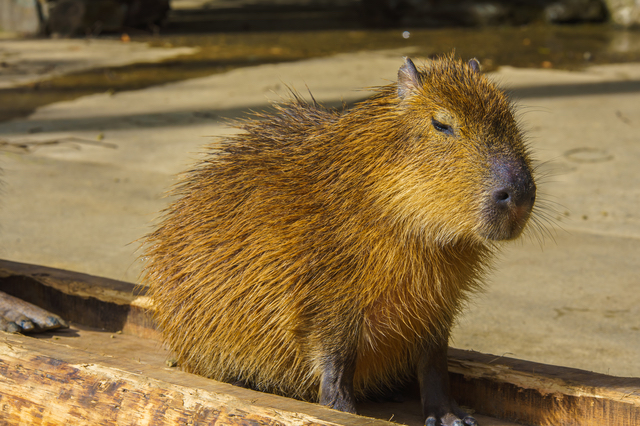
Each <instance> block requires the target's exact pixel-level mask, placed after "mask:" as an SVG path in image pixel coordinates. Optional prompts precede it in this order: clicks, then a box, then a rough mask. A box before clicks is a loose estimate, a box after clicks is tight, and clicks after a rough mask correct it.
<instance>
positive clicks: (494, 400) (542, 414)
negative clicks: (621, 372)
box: [449, 349, 640, 426]
mask: <svg viewBox="0 0 640 426" xmlns="http://www.w3.org/2000/svg"><path fill="white" fill-rule="evenodd" d="M449 372H450V373H451V376H452V386H453V393H454V396H455V397H456V399H457V400H458V402H459V403H460V404H463V405H469V406H472V407H474V408H475V409H476V410H477V411H478V412H481V413H483V414H487V415H490V416H495V417H498V418H501V419H506V420H510V421H516V422H519V423H523V424H530V425H545V426H546V425H553V426H555V425H567V426H571V425H576V426H592V425H593V426H596V425H598V426H601V425H621V426H623V425H627V426H635V425H640V378H637V377H631V378H629V377H614V376H607V375H604V374H598V373H593V372H589V371H584V370H578V369H573V368H567V367H558V366H553V365H546V364H540V363H535V362H529V361H522V360H518V359H513V358H506V357H497V356H494V355H487V354H481V353H478V352H472V351H463V350H459V349H450V351H449Z"/></svg>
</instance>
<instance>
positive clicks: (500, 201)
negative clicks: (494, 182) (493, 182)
mask: <svg viewBox="0 0 640 426" xmlns="http://www.w3.org/2000/svg"><path fill="white" fill-rule="evenodd" d="M491 198H492V199H493V202H494V203H496V205H498V206H504V207H507V206H508V204H509V202H510V201H511V199H512V197H511V192H510V191H509V190H508V189H506V188H500V189H496V190H495V191H493V194H492V195H491Z"/></svg>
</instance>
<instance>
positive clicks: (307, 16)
mask: <svg viewBox="0 0 640 426" xmlns="http://www.w3.org/2000/svg"><path fill="white" fill-rule="evenodd" d="M205 6H206V5H205ZM265 10H266V9H264V6H263V7H262V9H260V8H259V7H253V8H251V7H248V8H247V7H245V8H237V7H236V8H226V9H225V8H220V7H218V8H216V9H210V8H209V9H207V8H206V7H204V8H203V7H202V5H201V6H200V9H198V10H196V9H179V10H175V11H173V12H172V14H171V16H170V18H169V21H168V23H167V25H166V27H165V28H164V29H163V30H162V31H160V32H159V33H158V34H156V35H151V34H150V33H149V32H143V31H133V32H130V33H129V34H128V35H127V37H129V38H130V39H131V40H134V41H142V42H148V43H149V44H150V45H152V46H167V47H168V46H197V47H199V48H200V49H199V51H198V52H197V53H195V54H193V55H187V56H181V57H178V58H174V59H171V60H167V61H164V62H160V63H153V64H149V63H144V64H133V65H129V66H124V67H115V68H100V69H94V70H91V71H86V72H80V73H76V74H70V75H65V76H61V77H55V78H52V79H50V80H47V81H44V82H40V83H36V84H30V85H25V86H23V87H17V88H12V89H4V90H0V121H4V120H8V119H12V118H17V117H23V116H27V115H29V114H30V113H32V112H33V111H34V110H35V109H36V108H38V107H39V106H43V105H47V104H49V103H52V102H57V101H63V100H70V99H75V98H78V97H81V96H85V95H89V94H92V93H102V92H117V91H124V90H136V89H142V88H145V87H150V86H153V85H158V84H163V83H168V82H173V81H178V80H185V79H189V78H195V77H201V76H206V75H210V74H215V73H220V72H225V71H228V70H230V69H233V68H238V67H245V66H253V65H258V64H264V63H275V62H283V61H297V60H302V59H308V58H314V57H321V56H328V55H333V54H337V53H348V52H356V51H362V50H381V49H398V55H409V56H413V57H433V56H436V55H440V54H443V53H449V52H453V51H455V53H456V55H458V56H460V57H462V58H471V57H476V58H478V59H479V60H480V62H481V64H482V66H483V70H484V71H491V70H495V69H497V68H498V67H500V66H502V65H510V66H515V67H532V68H557V69H571V70H575V69H580V68H583V67H585V66H589V65H591V64H607V63H619V62H634V61H640V32H639V31H635V32H634V31H623V30H618V29H615V28H612V27H611V26H609V25H605V24H599V25H595V24H594V25H564V26H550V25H543V24H536V25H527V26H518V27H516V26H504V27H483V28H459V27H458V28H411V27H404V26H402V25H400V24H396V25H395V26H394V27H393V28H385V29H371V28H367V25H366V24H364V23H363V22H362V20H361V19H360V18H359V17H358V14H357V10H354V9H353V8H350V7H344V8H336V7H333V8H330V7H329V8H327V7H325V8H322V7H318V6H316V7H307V8H302V7H289V8H273V9H268V10H271V12H270V13H265ZM303 28H304V29H303ZM101 37H104V38H113V39H118V38H120V35H107V36H101Z"/></svg>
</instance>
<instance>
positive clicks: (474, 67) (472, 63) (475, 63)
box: [469, 58, 480, 74]
mask: <svg viewBox="0 0 640 426" xmlns="http://www.w3.org/2000/svg"><path fill="white" fill-rule="evenodd" d="M469 67H470V68H471V69H472V70H473V72H475V73H478V74H480V62H479V61H478V60H477V59H476V58H473V59H471V60H470V61H469Z"/></svg>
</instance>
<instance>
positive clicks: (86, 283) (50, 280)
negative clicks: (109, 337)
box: [0, 260, 159, 339]
mask: <svg viewBox="0 0 640 426" xmlns="http://www.w3.org/2000/svg"><path fill="white" fill-rule="evenodd" d="M0 291H4V292H5V293H8V294H10V295H12V296H15V297H19V298H21V299H23V300H26V301H27V302H30V303H33V304H34V305H37V306H40V307H41V308H44V309H46V310H48V311H50V312H53V313H55V314H57V315H60V316H61V317H63V318H64V319H66V320H67V321H71V322H75V323H78V324H83V325H86V326H89V327H95V328H99V329H104V330H107V331H123V332H125V333H129V334H134V335H137V336H141V337H148V338H156V339H157V338H159V335H158V333H157V331H156V330H155V326H154V324H153V321H152V320H151V317H150V315H149V314H148V309H149V307H150V303H149V299H148V298H147V297H146V296H145V289H144V288H142V287H139V286H136V285H134V284H131V283H127V282H124V281H117V280H112V279H108V278H102V277H96V276H93V275H87V274H81V273H78V272H71V271H65V270H62V269H56V268H48V267H45V266H37V265H29V264H26V263H18V262H10V261H7V260H0Z"/></svg>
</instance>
